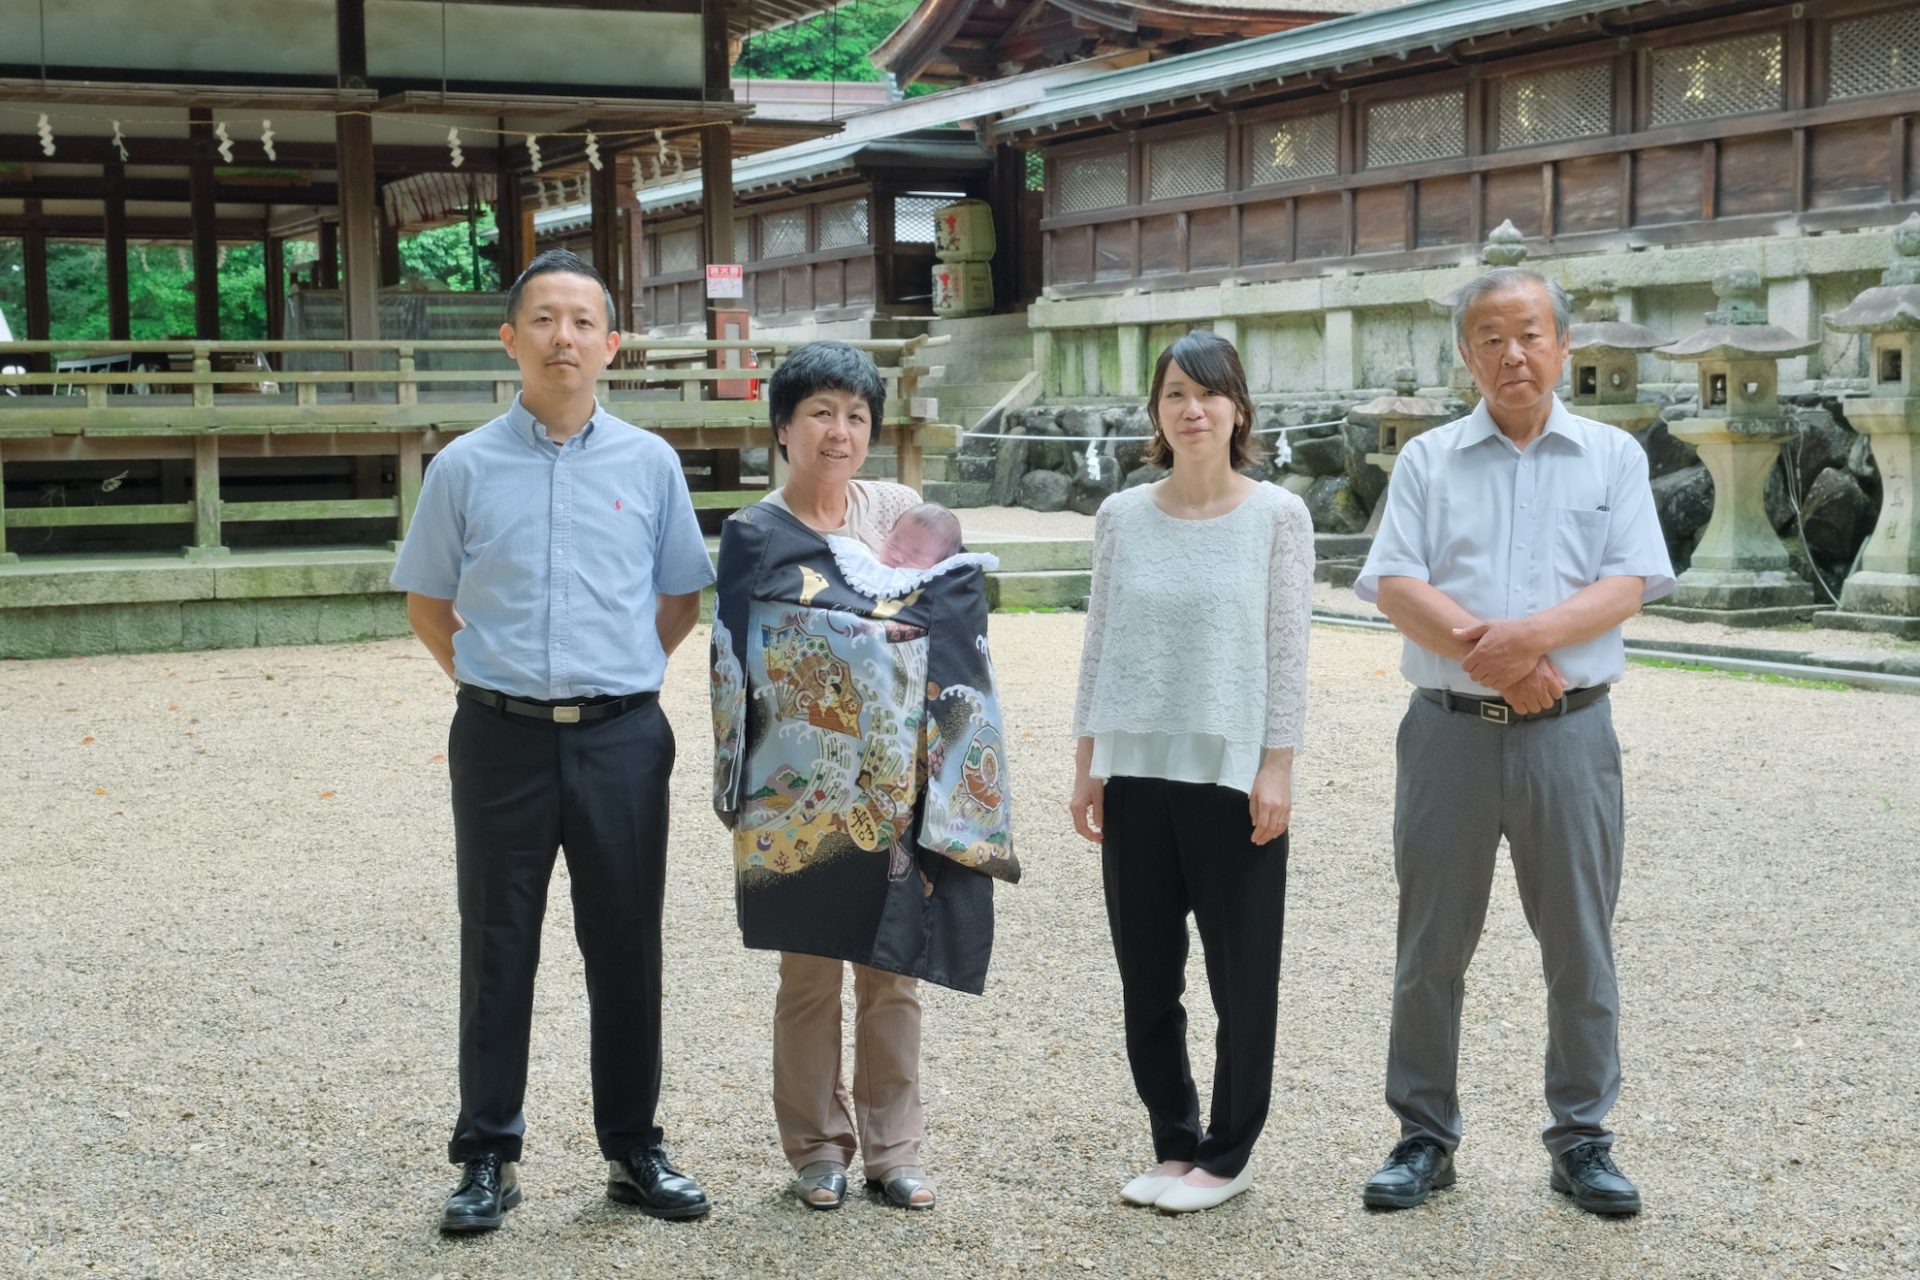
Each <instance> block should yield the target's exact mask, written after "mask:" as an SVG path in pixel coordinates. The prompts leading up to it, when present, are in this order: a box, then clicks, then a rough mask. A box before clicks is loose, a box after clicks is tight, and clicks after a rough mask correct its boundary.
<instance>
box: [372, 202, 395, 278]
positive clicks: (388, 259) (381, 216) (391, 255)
mask: <svg viewBox="0 0 1920 1280" xmlns="http://www.w3.org/2000/svg"><path fill="white" fill-rule="evenodd" d="M377 212H378V221H379V224H380V287H381V288H383V289H391V288H393V287H394V286H395V285H397V284H399V283H400V235H399V233H398V232H397V231H396V230H395V229H394V225H393V221H392V219H390V218H388V217H387V206H386V202H385V201H382V202H380V204H379V206H378V209H377Z"/></svg>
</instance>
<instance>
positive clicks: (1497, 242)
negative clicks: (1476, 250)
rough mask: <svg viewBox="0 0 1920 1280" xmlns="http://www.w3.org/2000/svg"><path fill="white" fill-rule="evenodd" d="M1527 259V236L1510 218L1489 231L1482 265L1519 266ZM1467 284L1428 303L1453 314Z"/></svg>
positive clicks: (1448, 314) (1443, 313)
mask: <svg viewBox="0 0 1920 1280" xmlns="http://www.w3.org/2000/svg"><path fill="white" fill-rule="evenodd" d="M1526 260H1527V238H1526V237H1525V236H1523V235H1521V234H1520V228H1518V227H1516V226H1514V225H1513V219H1512V218H1508V219H1507V220H1506V221H1504V222H1502V223H1501V224H1500V225H1499V226H1497V227H1495V228H1494V229H1493V230H1491V231H1489V232H1487V242H1486V243H1485V244H1484V245H1482V246H1480V262H1481V265H1483V266H1487V267H1517V266H1519V265H1520V264H1521V263H1523V262H1525V261H1526ZM1464 288H1466V285H1457V286H1455V287H1454V288H1452V289H1449V290H1447V291H1446V292H1445V293H1443V294H1441V295H1440V296H1439V297H1437V298H1430V299H1428V305H1429V306H1431V307H1432V308H1433V309H1434V310H1435V311H1437V312H1439V313H1440V314H1441V315H1447V316H1450V315H1452V314H1453V304H1454V303H1456V302H1458V301H1460V291H1461V290H1462V289H1464Z"/></svg>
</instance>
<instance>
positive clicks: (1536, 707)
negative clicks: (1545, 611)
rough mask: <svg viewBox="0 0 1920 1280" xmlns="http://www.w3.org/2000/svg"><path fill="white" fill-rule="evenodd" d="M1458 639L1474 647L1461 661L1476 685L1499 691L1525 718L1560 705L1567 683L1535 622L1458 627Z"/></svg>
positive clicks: (1504, 622)
mask: <svg viewBox="0 0 1920 1280" xmlns="http://www.w3.org/2000/svg"><path fill="white" fill-rule="evenodd" d="M1453 634H1454V636H1455V638H1456V639H1459V640H1461V641H1462V642H1464V643H1466V644H1470V645H1472V646H1473V649H1472V651H1471V652H1469V653H1468V654H1467V656H1466V657H1464V658H1462V659H1461V660H1460V665H1461V666H1462V667H1464V668H1466V672H1467V675H1468V676H1469V677H1471V678H1472V679H1473V681H1474V682H1475V683H1476V684H1483V685H1485V686H1486V687H1487V688H1489V689H1497V690H1499V691H1500V696H1501V697H1502V698H1504V699H1506V702H1507V705H1508V706H1510V707H1512V708H1513V709H1514V710H1515V711H1518V712H1519V713H1520V714H1521V715H1523V716H1524V715H1533V714H1535V713H1536V712H1540V711H1545V710H1547V709H1548V708H1550V707H1552V706H1553V704H1554V703H1556V702H1558V701H1560V695H1561V694H1563V693H1565V692H1566V689H1567V682H1566V680H1565V679H1564V678H1563V677H1562V676H1561V675H1560V672H1559V670H1558V669H1557V668H1556V667H1555V666H1554V665H1553V662H1552V661H1551V660H1550V659H1549V658H1548V657H1547V650H1546V645H1545V644H1543V643H1542V642H1541V640H1540V639H1539V637H1538V633H1537V631H1536V629H1535V628H1534V627H1533V626H1532V625H1531V621H1530V620H1529V619H1526V618H1519V619H1516V620H1513V621H1510V622H1509V621H1497V622H1476V623H1474V624H1473V625H1472V626H1470V627H1455V628H1453Z"/></svg>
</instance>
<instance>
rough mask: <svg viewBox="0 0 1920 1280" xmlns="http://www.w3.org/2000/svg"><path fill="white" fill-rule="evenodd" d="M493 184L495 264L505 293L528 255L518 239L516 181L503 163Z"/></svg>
mask: <svg viewBox="0 0 1920 1280" xmlns="http://www.w3.org/2000/svg"><path fill="white" fill-rule="evenodd" d="M496 181H497V182H498V184H499V185H498V186H496V187H495V188H494V197H493V226H494V231H495V232H496V233H497V234H498V236H499V239H498V240H497V241H495V243H496V245H497V246H498V250H497V253H496V256H495V261H496V262H497V263H498V265H499V268H500V288H501V289H502V290H505V289H508V288H510V287H511V286H512V285H513V282H514V280H515V278H516V277H518V276H519V274H520V273H521V272H522V271H523V270H525V269H526V265H527V254H526V250H525V248H524V246H523V242H522V241H521V239H520V183H519V180H518V179H516V178H515V177H514V176H513V174H511V173H509V172H508V171H507V167H506V165H505V164H502V165H501V166H500V176H499V177H498V178H497V179H496Z"/></svg>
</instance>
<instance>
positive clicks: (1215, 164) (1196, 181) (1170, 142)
mask: <svg viewBox="0 0 1920 1280" xmlns="http://www.w3.org/2000/svg"><path fill="white" fill-rule="evenodd" d="M1226 189H1227V134H1226V131H1225V130H1224V129H1220V130H1214V131H1211V132H1208V133H1196V134H1190V135H1188V136H1187V137H1184V138H1169V139H1167V140H1166V141H1165V142H1156V143H1154V144H1153V145H1152V146H1150V147H1148V148H1147V198H1148V199H1149V200H1178V199H1181V198H1182V197H1184V196H1203V195H1210V194H1212V193H1213V192H1216V191H1225V190H1226Z"/></svg>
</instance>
